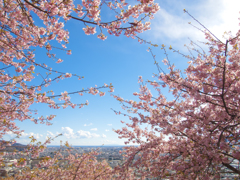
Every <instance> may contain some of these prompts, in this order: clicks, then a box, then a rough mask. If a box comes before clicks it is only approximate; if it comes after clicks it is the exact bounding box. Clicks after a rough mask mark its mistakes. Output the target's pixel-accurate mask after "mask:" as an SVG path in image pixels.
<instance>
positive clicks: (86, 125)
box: [84, 123, 93, 126]
mask: <svg viewBox="0 0 240 180" xmlns="http://www.w3.org/2000/svg"><path fill="white" fill-rule="evenodd" d="M91 125H93V123H90V124H84V126H91Z"/></svg>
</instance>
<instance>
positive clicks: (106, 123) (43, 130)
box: [6, 0, 240, 145]
mask: <svg viewBox="0 0 240 180" xmlns="http://www.w3.org/2000/svg"><path fill="white" fill-rule="evenodd" d="M156 2H158V3H159V5H160V8H161V9H160V11H159V12H158V13H157V14H156V15H155V18H154V19H153V20H152V21H151V30H149V31H147V32H144V33H142V34H139V36H140V37H141V38H143V39H145V40H147V41H151V42H152V43H155V44H158V45H159V47H158V48H153V53H154V54H156V58H157V60H158V62H161V61H162V59H164V58H165V56H164V54H163V51H162V50H161V48H160V46H161V44H165V45H166V46H170V45H171V46H172V47H173V48H174V49H179V50H180V51H182V52H187V50H186V48H185V47H184V44H189V39H191V40H193V41H194V42H198V41H204V35H203V34H202V33H201V32H200V31H198V30H197V29H195V28H194V27H192V26H191V25H189V24H188V22H191V23H192V24H194V25H196V26H197V27H199V28H202V27H201V26H200V25H199V24H197V23H196V22H195V21H194V20H193V19H192V18H191V17H189V16H188V15H187V14H186V13H184V12H183V9H186V10H187V11H188V12H189V13H190V14H191V15H193V16H194V17H195V18H196V19H198V20H199V21H200V22H201V23H202V24H204V25H205V26H206V27H207V28H208V29H209V30H210V31H211V32H212V33H214V34H215V35H216V36H217V37H218V38H220V39H223V38H222V35H223V33H224V32H225V31H227V32H228V31H232V34H233V35H234V34H236V32H237V31H238V30H239V20H238V18H239V17H240V14H239V11H240V1H239V0H218V1H217V0H199V1H191V0H171V1H169V0H161V1H160V0H159V1H156ZM82 27H83V26H82V25H81V24H80V23H79V22H76V21H69V22H68V23H67V25H66V29H68V30H69V32H70V40H69V41H70V43H69V44H68V49H71V50H72V55H71V56H67V55H65V53H63V52H59V51H56V54H57V55H58V56H59V57H61V58H62V59H64V62H63V63H61V64H53V63H52V64H53V66H54V67H53V66H51V67H53V68H54V69H58V70H59V71H64V72H69V73H72V74H78V75H81V76H84V77H85V78H84V79H83V80H81V81H78V80H77V79H74V78H71V79H66V80H63V81H60V82H59V83H53V84H52V85H51V88H52V89H53V90H54V91H56V94H58V93H61V92H64V91H68V92H73V91H77V90H79V89H82V88H85V89H86V88H88V87H93V86H95V85H97V86H102V85H104V83H107V84H110V83H112V84H113V86H114V88H115V91H114V93H113V94H115V95H120V96H121V97H123V98H124V99H129V100H130V99H134V98H135V97H134V96H133V95H132V94H133V93H134V92H138V91H139V85H138V83H137V82H138V76H140V75H141V76H142V77H143V79H144V80H147V79H152V73H157V69H156V67H155V66H154V63H153V59H152V57H151V54H150V53H148V52H147V51H146V50H147V49H148V47H149V45H147V44H139V43H138V42H137V40H136V39H135V40H134V39H132V38H127V37H125V36H121V37H114V36H110V35H109V36H108V38H107V40H105V41H102V40H100V39H98V38H97V37H96V36H97V34H98V33H96V34H95V35H91V36H87V35H85V34H84V32H83V31H82ZM168 53H169V58H170V59H171V62H173V63H174V64H175V65H176V67H179V68H180V69H184V68H186V66H187V63H186V62H187V60H185V59H183V58H181V57H180V56H178V55H176V54H173V53H171V52H170V51H169V52H168ZM36 58H37V59H36V61H37V60H38V59H41V58H46V57H44V56H43V55H42V54H41V52H40V51H39V52H38V51H37V52H36ZM46 64H48V61H47V60H46ZM165 95H166V96H167V97H169V98H170V96H169V94H168V93H167V92H166V94H165ZM72 100H73V102H75V103H84V102H85V101H86V100H88V101H89V105H88V106H85V107H84V108H82V109H78V108H76V109H72V108H70V107H69V108H66V109H60V110H53V109H49V108H48V107H47V106H45V105H36V106H35V105H34V106H33V109H34V108H35V109H38V111H39V116H40V115H44V116H46V115H50V114H55V115H57V117H56V118H55V119H54V120H53V125H51V126H46V125H44V124H38V125H35V124H34V123H33V122H30V121H25V122H17V125H18V126H20V128H21V129H24V130H25V132H24V133H23V134H22V137H21V138H20V139H18V140H17V141H18V142H19V143H23V144H27V143H29V136H31V135H34V137H35V138H37V140H39V141H42V142H43V141H44V140H45V138H46V136H48V137H54V136H56V135H57V134H59V133H62V134H63V135H62V136H60V137H58V138H57V139H56V140H54V141H53V142H52V145H60V140H62V141H63V142H65V141H68V142H69V144H71V145H102V144H106V145H111V144H114V145H116V144H119V145H123V144H124V139H118V136H117V134H116V133H115V132H113V129H119V128H121V127H123V126H124V125H123V124H122V123H120V120H123V121H127V118H126V117H124V116H119V115H115V113H114V112H113V111H112V110H111V108H113V109H114V110H117V111H121V105H120V104H119V102H118V101H116V100H115V99H114V98H113V97H111V96H110V93H106V95H105V96H104V97H99V95H96V96H93V95H84V96H82V97H80V96H78V95H74V96H72ZM13 137H14V136H13V135H12V134H10V133H9V135H7V136H6V139H9V138H13Z"/></svg>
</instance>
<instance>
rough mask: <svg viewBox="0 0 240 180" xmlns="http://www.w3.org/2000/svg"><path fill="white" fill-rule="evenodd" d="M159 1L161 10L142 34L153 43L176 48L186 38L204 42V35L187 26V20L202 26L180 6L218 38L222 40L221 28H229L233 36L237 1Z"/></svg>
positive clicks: (237, 27)
mask: <svg viewBox="0 0 240 180" xmlns="http://www.w3.org/2000/svg"><path fill="white" fill-rule="evenodd" d="M164 3H165V4H164ZM159 4H160V6H161V9H160V11H159V12H158V13H157V14H156V15H155V19H154V20H153V21H151V22H152V25H151V30H150V31H148V32H147V33H146V35H147V37H146V38H147V39H149V40H152V41H153V40H155V41H154V43H157V44H159V45H161V44H167V45H168V46H169V45H172V47H174V48H175V49H179V48H182V47H183V45H184V44H189V40H188V38H190V39H192V40H193V41H194V42H197V41H198V40H199V41H205V39H204V38H205V36H204V34H202V33H201V32H200V31H198V30H197V29H195V28H193V27H192V26H190V25H188V22H189V21H190V22H191V23H192V24H194V25H196V26H197V27H199V28H201V29H203V28H202V27H201V26H200V25H199V24H198V23H197V22H195V21H194V20H193V19H192V18H191V17H189V16H188V15H187V14H186V13H183V9H184V8H185V9H186V10H188V12H189V13H190V14H191V15H193V16H194V17H195V18H196V19H197V20H199V22H201V23H202V24H203V25H204V26H205V27H207V28H208V29H209V30H210V31H211V32H212V33H213V34H214V35H216V36H217V37H218V38H219V39H221V40H223V38H222V35H223V33H224V32H225V31H230V30H232V33H233V35H235V34H236V32H237V30H238V29H239V20H238V18H239V17H240V15H239V7H240V1H239V0H219V1H218V2H217V3H216V0H206V1H194V2H191V3H188V4H183V2H182V1H178V0H172V1H163V2H162V5H161V3H159ZM224 41H225V40H224Z"/></svg>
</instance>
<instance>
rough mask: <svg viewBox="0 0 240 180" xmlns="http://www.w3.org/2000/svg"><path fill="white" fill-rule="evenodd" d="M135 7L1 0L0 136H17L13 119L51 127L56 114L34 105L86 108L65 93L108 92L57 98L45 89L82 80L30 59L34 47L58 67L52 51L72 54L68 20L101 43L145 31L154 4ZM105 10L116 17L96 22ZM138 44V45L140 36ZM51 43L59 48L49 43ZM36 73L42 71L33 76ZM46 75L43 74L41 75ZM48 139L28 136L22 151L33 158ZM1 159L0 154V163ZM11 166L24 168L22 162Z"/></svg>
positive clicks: (150, 0)
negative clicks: (46, 113)
mask: <svg viewBox="0 0 240 180" xmlns="http://www.w3.org/2000/svg"><path fill="white" fill-rule="evenodd" d="M135 4H136V5H134V6H131V5H130V4H128V3H127V2H125V0H114V1H105V0H103V1H100V0H81V1H79V2H78V4H77V3H76V2H74V1H72V0H51V1H48V0H0V63H1V69H0V123H1V126H0V138H1V139H2V138H3V136H4V135H5V134H7V133H11V134H15V135H16V136H17V137H20V136H21V133H22V132H23V131H24V130H21V129H20V128H19V127H18V126H16V124H15V122H16V120H19V121H25V120H30V121H33V122H34V123H36V124H37V123H46V125H50V124H51V120H52V119H53V118H54V117H55V115H50V116H47V117H44V116H40V117H37V115H36V114H37V112H36V111H35V110H34V111H33V110H32V109H31V106H32V105H33V104H36V103H43V104H47V105H48V106H49V107H50V108H54V109H60V108H61V107H63V108H66V107H68V106H70V107H72V108H75V107H79V108H81V107H83V106H84V105H88V102H87V101H86V103H79V104H74V103H72V102H71V100H70V95H72V94H79V95H81V96H82V95H83V94H84V93H89V94H92V95H96V94H99V95H100V96H103V95H104V94H105V92H102V91H101V89H104V88H109V91H110V92H113V87H112V85H111V84H110V85H107V84H104V85H103V86H101V87H89V88H87V89H85V90H84V89H83V90H76V91H75V92H66V91H64V90H63V91H64V92H62V93H61V94H54V92H53V91H46V90H45V88H47V87H48V86H50V85H51V83H53V82H58V81H59V80H63V79H66V78H71V77H76V78H78V80H81V79H82V78H83V77H82V76H78V75H75V74H71V73H66V72H60V71H58V70H56V69H53V68H51V67H49V66H48V65H47V64H44V63H40V62H38V61H37V60H36V59H35V48H37V47H39V48H42V49H44V50H46V58H51V59H53V60H54V61H55V62H56V63H61V62H62V61H63V60H62V59H61V58H59V57H57V56H56V55H55V54H54V49H60V50H63V51H66V53H67V54H69V55H70V54H71V50H68V49H66V48H67V47H66V45H67V43H68V38H69V32H68V31H67V30H66V29H64V26H65V23H67V22H68V21H70V20H76V21H79V22H81V23H82V24H83V25H84V26H85V27H84V28H83V31H84V32H85V34H86V35H91V34H95V33H96V32H97V31H98V35H97V37H98V38H100V39H102V40H106V38H107V36H106V33H108V34H110V35H115V36H120V35H121V34H123V35H125V36H127V37H132V38H135V37H137V34H138V33H142V32H143V31H146V30H148V29H150V27H149V26H150V22H149V21H148V20H149V19H152V18H153V14H155V13H156V12H157V11H158V10H159V6H158V4H157V3H155V2H154V0H141V1H140V0H137V1H136V2H135ZM104 6H105V9H106V8H108V9H109V10H110V11H112V12H114V13H116V16H115V19H112V20H111V21H108V22H105V21H104V20H103V19H102V18H101V15H102V14H103V13H104V12H102V9H103V8H104ZM129 19H131V22H129ZM145 20H146V21H145ZM143 21H145V23H143ZM138 40H139V41H140V42H142V41H143V40H142V39H140V38H138ZM56 42H57V43H58V44H59V47H58V46H54V45H53V44H56ZM39 70H40V71H41V73H40V72H37V71H39ZM35 71H36V72H35ZM45 73H46V74H47V75H44V74H45ZM39 77H40V78H41V79H42V80H41V81H42V82H41V83H36V84H35V82H39V81H34V79H36V78H39ZM51 140H52V139H51V138H50V139H47V140H46V142H44V143H40V142H39V143H35V142H36V139H35V138H34V137H31V143H30V144H29V146H28V148H27V150H26V152H24V153H27V154H31V156H32V157H37V156H38V155H39V153H40V152H41V151H43V150H44V148H45V147H46V144H48V143H50V142H51ZM14 142H15V139H13V140H12V141H11V142H10V141H8V142H6V141H0V149H2V148H4V147H5V146H6V145H11V143H14ZM3 155H4V154H1V155H0V162H1V159H2V157H3ZM89 156H90V155H89ZM91 157H92V156H91ZM16 165H17V166H24V165H25V159H23V160H21V162H19V163H18V164H16Z"/></svg>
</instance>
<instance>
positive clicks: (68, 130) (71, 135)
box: [62, 127, 100, 139]
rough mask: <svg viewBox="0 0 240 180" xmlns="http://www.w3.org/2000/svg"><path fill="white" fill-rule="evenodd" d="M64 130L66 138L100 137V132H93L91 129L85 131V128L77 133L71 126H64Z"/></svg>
mask: <svg viewBox="0 0 240 180" xmlns="http://www.w3.org/2000/svg"><path fill="white" fill-rule="evenodd" d="M93 129H97V128H93ZM62 130H63V135H64V136H65V137H66V138H68V139H69V138H71V139H82V138H98V137H100V135H99V134H96V133H91V132H89V131H83V130H79V131H77V132H76V133H74V132H73V129H71V128H70V127H62Z"/></svg>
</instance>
